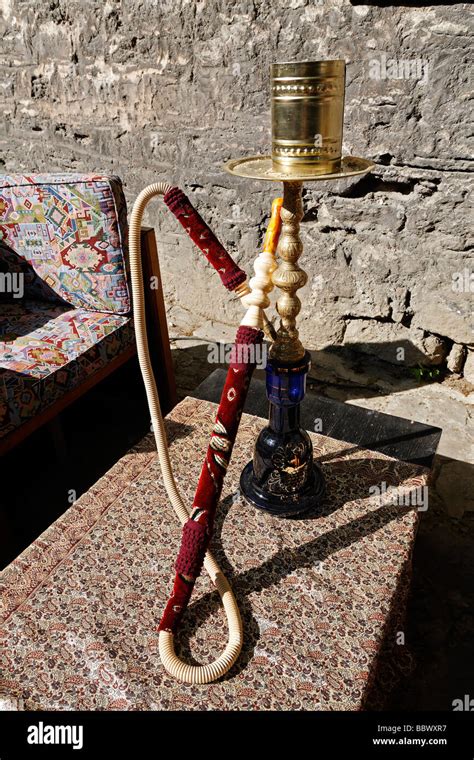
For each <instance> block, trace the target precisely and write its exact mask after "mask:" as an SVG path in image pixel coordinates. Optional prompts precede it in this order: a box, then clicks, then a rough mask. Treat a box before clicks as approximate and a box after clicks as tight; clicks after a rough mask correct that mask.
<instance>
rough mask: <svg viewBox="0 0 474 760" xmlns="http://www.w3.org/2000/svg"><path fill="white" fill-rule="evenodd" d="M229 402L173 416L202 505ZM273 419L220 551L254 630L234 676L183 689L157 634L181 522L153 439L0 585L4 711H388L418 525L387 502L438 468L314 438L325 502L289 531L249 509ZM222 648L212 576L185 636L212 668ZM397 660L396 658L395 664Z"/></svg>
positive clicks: (231, 503)
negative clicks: (388, 493) (383, 488)
mask: <svg viewBox="0 0 474 760" xmlns="http://www.w3.org/2000/svg"><path fill="white" fill-rule="evenodd" d="M216 409H217V407H216V405H215V404H211V403H209V402H205V401H198V400H195V399H190V398H187V399H185V400H184V401H183V402H182V403H181V404H179V405H178V406H177V407H175V409H174V410H173V412H172V413H171V414H170V415H169V417H168V419H167V430H168V436H169V439H170V441H171V457H172V461H173V462H174V466H175V475H176V479H177V482H178V484H179V487H180V489H181V490H182V492H183V495H184V497H185V499H186V500H187V501H188V503H189V504H191V503H192V498H193V493H194V489H195V484H196V483H197V480H198V477H199V472H200V467H201V463H202V459H203V457H204V454H205V452H206V449H207V443H208V437H209V433H210V430H211V429H212V425H213V422H214V419H215V415H216ZM264 424H265V421H264V420H262V419H258V418H255V417H252V416H249V415H245V414H244V415H243V416H242V421H241V424H240V428H239V433H238V436H237V440H236V444H235V448H234V455H233V457H232V461H231V464H230V466H229V470H228V474H227V476H226V479H225V481H224V489H223V493H222V498H221V502H220V504H219V507H218V510H217V516H216V523H215V530H214V537H213V541H212V545H211V549H212V551H213V552H214V553H215V556H216V558H217V560H218V562H219V563H220V564H221V566H222V568H223V569H224V571H225V572H226V574H228V577H229V580H230V582H231V584H232V587H233V589H234V592H235V594H236V596H237V599H238V602H239V605H240V609H241V612H242V616H243V623H244V632H245V640H244V648H243V652H242V654H241V656H240V658H239V660H238V662H237V663H236V665H235V666H234V668H233V670H232V671H231V672H230V673H229V674H228V675H227V676H226V678H225V679H224V680H222V681H220V682H218V683H213V684H209V685H187V684H181V683H179V682H176V681H174V680H173V679H172V678H170V677H169V676H168V675H167V673H166V672H165V671H164V669H163V667H162V665H161V663H160V660H159V655H158V634H157V625H158V622H159V616H160V614H161V611H162V609H163V606H164V604H165V602H166V598H167V594H168V590H169V583H170V580H171V578H172V577H173V565H174V561H175V557H176V551H177V548H178V546H179V540H180V533H181V529H180V525H179V523H178V521H177V519H176V517H175V515H174V513H173V511H172V509H171V507H170V505H169V503H168V499H167V496H166V493H165V491H164V488H163V485H162V480H161V474H160V469H159V464H158V461H157V458H156V454H155V448H154V441H153V439H152V436H151V435H149V436H147V437H146V438H145V439H143V440H142V441H141V442H140V443H139V444H138V445H137V446H136V447H135V448H134V449H132V450H131V451H130V452H129V453H128V454H127V455H126V456H125V457H124V458H123V459H121V460H120V461H119V462H118V463H117V464H116V465H115V466H114V467H113V468H112V469H111V470H110V471H109V472H108V473H107V474H106V475H105V476H104V477H103V478H101V480H99V481H98V482H97V483H96V484H95V485H94V486H93V488H91V489H90V490H89V491H88V493H86V494H84V495H83V496H82V497H81V498H80V499H79V500H78V501H77V502H76V503H75V504H73V505H72V506H71V507H70V509H69V510H68V511H67V512H66V513H65V514H64V515H63V516H62V517H60V518H59V520H58V521H57V522H56V523H54V524H53V525H52V526H51V527H50V528H49V529H48V530H47V531H46V532H45V533H44V534H43V535H41V536H40V537H39V538H38V539H37V540H36V541H35V542H34V543H33V544H32V545H31V546H30V547H29V548H28V549H27V550H26V551H25V552H23V554H21V555H20V556H19V557H18V558H17V559H16V560H15V561H14V562H13V563H12V564H11V565H9V566H8V567H7V568H6V569H5V570H4V571H3V573H2V574H1V575H0V594H1V596H0V599H1V603H2V612H1V616H0V647H1V649H0V704H3V705H5V706H6V708H5V709H30V710H40V709H53V710H71V709H78V710H151V709H154V710H171V709H174V710H216V709H217V710H272V709H273V710H293V709H294V710H360V709H364V708H367V707H369V706H370V707H374V706H380V705H381V702H380V695H383V694H386V693H387V692H388V690H389V688H390V686H391V685H392V684H393V683H394V680H395V679H396V677H397V673H399V672H400V668H406V667H409V664H410V663H409V656H408V653H407V652H406V648H405V647H404V646H397V645H396V632H397V631H399V630H403V629H401V628H400V626H401V625H402V620H403V613H404V604H405V598H406V592H407V589H408V584H409V572H410V565H411V554H412V547H413V541H414V536H415V532H416V526H417V520H418V515H417V512H416V510H415V509H414V508H409V507H401V506H395V505H394V504H393V503H392V500H391V499H387V500H385V499H384V497H382V498H381V499H380V498H379V497H378V496H377V495H376V493H375V492H374V489H373V488H371V487H373V486H380V484H381V483H382V482H385V483H386V484H387V486H388V485H392V486H394V487H397V486H402V487H403V488H404V489H414V488H419V487H420V486H422V485H424V484H425V483H426V477H427V471H426V470H424V469H423V468H420V467H415V466H413V465H410V464H406V463H403V462H399V461H395V460H393V459H390V458H388V457H386V456H384V455H382V454H379V453H377V452H373V451H367V450H362V449H359V448H356V447H354V446H352V445H351V444H347V443H343V442H341V441H336V440H333V439H330V438H326V437H324V436H322V435H318V434H311V438H312V442H313V446H314V452H315V456H316V457H317V458H318V460H319V462H320V464H321V466H322V468H323V470H324V474H325V477H326V482H327V487H328V495H327V499H326V501H325V503H324V505H323V507H322V508H321V509H320V510H319V511H318V512H317V513H315V514H314V515H311V516H309V517H307V518H306V519H292V520H281V519H278V518H276V517H272V516H271V515H268V514H266V513H263V512H259V511H257V510H255V509H254V508H252V507H250V506H249V505H247V504H246V503H244V502H243V500H242V499H241V497H240V496H239V493H238V482H239V476H240V472H241V470H242V468H243V467H244V465H245V464H246V463H247V461H248V460H249V458H250V457H251V456H252V450H253V446H254V443H255V439H256V437H257V435H258V433H259V431H260V430H261V428H262V427H263V425H264ZM225 641H226V628H225V620H224V616H223V613H222V610H221V607H220V605H219V602H218V595H217V593H216V592H214V591H213V589H212V586H211V584H210V582H209V580H208V578H207V576H206V575H205V574H203V575H202V576H201V577H200V578H199V579H198V582H197V584H196V588H195V591H194V595H193V599H192V601H191V604H190V605H189V607H188V609H187V611H186V613H185V615H184V617H183V620H182V624H181V627H180V630H179V633H178V635H177V646H178V649H179V650H180V652H181V654H182V655H183V656H184V657H185V658H187V659H188V661H189V660H190V658H191V657H193V658H195V659H196V660H197V661H201V662H202V661H209V659H210V658H211V657H216V656H217V655H218V654H219V653H220V652H221V650H222V647H223V645H224V643H225ZM389 655H390V656H389Z"/></svg>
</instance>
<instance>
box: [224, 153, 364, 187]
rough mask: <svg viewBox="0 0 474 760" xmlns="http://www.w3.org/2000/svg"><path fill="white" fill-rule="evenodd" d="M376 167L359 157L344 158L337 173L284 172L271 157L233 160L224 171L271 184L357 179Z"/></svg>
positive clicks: (306, 168)
mask: <svg viewBox="0 0 474 760" xmlns="http://www.w3.org/2000/svg"><path fill="white" fill-rule="evenodd" d="M374 166H375V164H374V162H373V161H370V160H369V159H368V158H358V157H357V156H344V157H343V158H342V159H341V162H340V165H339V166H338V168H337V171H334V172H330V173H326V174H316V173H315V171H314V167H312V166H307V167H298V169H296V168H295V169H292V170H291V171H290V170H286V171H285V170H284V169H283V167H282V168H281V169H280V168H276V167H277V165H276V164H274V163H273V161H272V158H271V156H248V157H247V158H233V159H231V160H230V161H228V162H227V163H226V164H224V169H225V170H226V172H229V174H234V175H236V176H237V177H245V178H246V179H263V180H268V181H269V182H308V181H311V182H322V181H324V180H330V179H346V178H348V177H356V176H357V175H358V174H366V173H367V172H369V171H370V170H371V169H373V168H374Z"/></svg>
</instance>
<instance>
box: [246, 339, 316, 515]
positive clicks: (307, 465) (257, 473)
mask: <svg viewBox="0 0 474 760" xmlns="http://www.w3.org/2000/svg"><path fill="white" fill-rule="evenodd" d="M309 367H310V356H309V353H308V352H306V353H305V355H304V357H303V359H302V360H301V361H299V362H291V363H290V362H277V361H275V360H269V362H268V364H267V367H266V375H267V378H266V380H267V396H268V400H269V402H270V419H269V424H268V426H267V427H265V428H264V429H263V430H262V431H261V433H260V435H259V436H258V439H257V442H256V444H255V452H254V457H253V461H252V462H249V463H248V464H247V466H246V467H245V468H244V470H243V472H242V475H241V478H240V487H241V490H242V493H243V495H244V497H245V498H246V500H247V501H249V502H250V503H251V504H253V505H254V506H255V507H258V508H259V509H264V510H266V511H267V512H271V514H274V515H279V516H280V517H289V516H292V515H298V514H303V513H304V512H307V511H309V510H310V509H314V508H316V507H317V505H318V504H319V503H320V502H321V501H322V499H323V497H324V493H325V485H324V477H323V474H322V471H321V469H320V467H319V466H318V465H317V464H316V463H315V462H313V446H312V443H311V439H310V437H309V435H308V433H307V432H306V430H303V429H302V428H301V427H300V403H301V401H302V399H303V398H304V394H305V390H306V375H307V373H308V370H309Z"/></svg>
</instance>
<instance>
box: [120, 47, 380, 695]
mask: <svg viewBox="0 0 474 760" xmlns="http://www.w3.org/2000/svg"><path fill="white" fill-rule="evenodd" d="M271 87H272V155H271V156H251V157H247V158H243V159H234V160H231V161H229V162H228V163H227V164H226V166H225V167H224V168H225V169H226V171H228V172H229V173H231V174H233V175H236V176H239V177H244V178H247V179H252V180H265V181H271V182H283V198H277V199H275V200H274V201H273V204H272V213H271V219H270V223H269V226H268V229H267V233H266V235H265V239H264V244H263V250H262V252H261V253H260V254H259V255H258V256H257V257H256V259H255V261H254V265H253V268H254V273H255V274H254V276H253V277H252V278H251V279H250V281H249V282H248V283H247V276H246V273H245V272H244V271H243V270H242V269H240V267H238V266H237V264H236V263H235V262H234V261H233V260H232V258H231V257H230V255H229V254H228V253H227V251H226V250H225V248H224V247H223V246H222V244H221V243H220V242H219V241H218V239H217V238H216V236H215V235H214V233H213V232H212V231H211V230H210V228H209V227H208V225H207V224H206V222H205V221H204V220H203V219H202V217H201V216H200V215H199V213H198V212H197V211H196V209H195V208H194V207H193V206H192V204H191V202H190V201H189V199H188V198H187V197H186V195H185V194H184V193H183V192H182V191H181V190H180V189H179V188H176V187H173V186H172V185H171V184H169V183H167V182H157V183H154V184H151V185H149V186H148V187H146V188H145V189H144V190H142V192H141V193H140V194H139V196H138V198H137V199H136V201H135V204H134V207H133V210H132V214H131V218H130V227H129V248H130V270H131V280H132V293H133V303H134V324H135V332H136V341H137V349H138V357H139V363H140V369H141V373H142V377H143V382H144V385H145V389H146V395H147V400H148V405H149V409H150V416H151V420H152V424H153V431H154V434H155V440H156V446H157V451H158V458H159V462H160V467H161V472H162V476H163V481H164V485H165V489H166V492H167V495H168V498H169V500H170V502H171V505H172V507H173V509H174V510H175V512H176V515H177V517H178V519H179V521H180V523H181V525H182V526H183V530H182V538H181V546H180V550H179V553H178V558H177V560H176V564H175V578H174V583H173V589H172V592H171V594H170V597H169V599H168V602H167V604H166V608H165V610H164V613H163V615H162V618H161V621H160V624H159V626H158V631H159V653H160V657H161V661H162V663H163V666H164V668H165V669H166V671H167V672H168V673H169V674H170V675H171V676H173V677H174V678H176V679H178V680H180V681H182V682H185V683H194V684H196V683H200V684H204V683H210V682H212V681H215V680H217V679H218V678H220V677H222V676H223V675H224V674H225V673H227V672H228V671H229V670H230V669H231V668H232V666H233V665H234V663H235V662H236V660H237V658H238V656H239V654H240V651H241V649H242V644H243V629H242V621H241V617H240V612H239V608H238V606H237V602H236V600H235V597H234V595H233V593H232V590H231V588H230V585H229V583H228V581H227V579H226V577H225V576H224V574H223V573H222V570H221V569H220V567H219V565H218V564H217V562H216V560H215V559H214V557H213V556H212V554H211V553H210V552H209V550H208V546H209V543H210V540H211V537H212V528H213V523H214V518H215V513H216V509H217V505H218V502H219V498H220V495H221V491H222V486H223V480H224V477H225V473H226V470H227V467H228V465H229V462H230V458H231V455H232V449H233V446H234V442H235V438H236V435H237V431H238V427H239V422H240V418H241V415H242V410H243V407H244V404H245V399H246V396H247V392H248V389H249V385H250V380H251V377H252V373H253V371H254V369H255V364H256V355H257V352H258V350H259V348H261V346H262V341H263V335H264V333H265V336H266V337H267V339H268V340H269V341H270V350H269V357H270V358H269V361H268V362H267V366H266V386H267V396H268V399H269V404H270V415H269V424H268V426H267V427H265V428H264V429H263V430H262V431H261V433H260V435H259V437H258V439H257V442H256V445H255V451H254V457H253V460H252V461H251V462H249V463H248V464H247V465H246V467H245V468H244V470H243V472H242V475H241V480H240V486H241V491H242V493H243V495H244V497H245V499H246V501H247V502H248V503H249V504H250V505H253V506H254V507H257V508H259V509H262V510H264V511H267V512H269V513H271V514H273V515H277V516H280V517H292V516H296V515H302V514H304V513H305V512H308V511H309V510H314V509H316V508H317V506H318V505H319V504H320V503H321V501H322V498H323V497H324V493H325V484H324V478H323V475H322V471H321V469H320V467H319V466H318V465H317V464H316V463H315V462H314V461H313V450H312V444H311V439H310V437H309V435H308V434H307V433H306V431H304V430H302V429H301V427H300V425H299V421H300V404H301V401H302V400H303V398H304V395H305V381H306V375H307V373H308V370H309V368H310V355H309V352H307V351H305V349H304V347H303V345H302V343H301V341H300V340H299V337H298V330H297V328H296V317H297V315H298V313H299V311H300V309H301V302H300V299H299V298H298V296H297V295H296V291H297V290H298V289H299V288H301V287H303V286H304V285H305V283H306V281H307V275H306V273H305V272H304V271H303V270H302V269H301V268H300V267H299V266H298V259H299V257H300V255H301V253H302V250H303V244H302V241H301V238H300V235H299V227H300V222H301V219H302V217H303V206H302V188H303V182H304V181H318V180H319V181H321V180H329V179H331V180H333V179H344V178H347V177H353V176H357V175H362V174H365V173H366V172H368V171H370V169H371V168H372V167H373V163H372V162H371V161H369V160H367V159H362V158H357V157H354V156H346V157H342V126H343V117H344V87H345V62H344V61H341V60H334V61H303V62H288V63H275V64H272V67H271ZM155 196H162V197H163V200H164V203H165V205H166V206H168V208H169V209H170V211H171V212H172V213H173V214H174V215H175V216H176V218H177V219H178V221H179V222H180V224H181V225H182V226H183V227H184V229H185V231H186V232H187V234H188V235H189V236H190V238H191V239H192V240H193V242H194V243H195V244H196V245H197V246H198V247H199V248H200V250H201V251H202V253H203V254H204V256H205V257H206V259H207V260H208V261H209V263H210V264H211V265H212V266H213V267H214V268H215V269H216V271H217V272H218V274H219V276H220V278H221V281H222V283H223V285H224V286H225V287H226V288H227V289H228V290H229V291H230V292H231V293H233V294H234V295H236V296H237V297H239V298H240V299H241V301H242V304H243V306H244V307H245V314H244V317H243V319H242V321H241V323H240V326H239V327H238V329H237V333H236V339H235V343H234V346H233V348H232V353H231V359H230V364H229V369H228V373H227V378H226V381H225V383H224V387H223V390H222V395H221V399H220V403H219V406H218V410H217V414H216V417H215V422H214V426H213V428H212V432H211V436H210V440H209V445H208V449H207V452H206V455H205V459H204V462H203V465H202V469H201V473H200V477H199V481H198V484H197V488H196V492H195V496H194V500H193V504H192V507H191V508H190V507H189V506H188V505H187V504H185V502H184V500H183V498H182V496H181V494H180V492H179V489H178V486H177V484H176V481H175V478H174V475H173V470H172V466H171V462H170V457H169V452H168V445H167V440H166V432H165V427H164V422H163V417H162V413H161V408H160V402H159V397H158V392H157V387H156V382H155V378H154V376H153V371H152V368H151V361H150V354H149V349H148V338H147V331H146V322H145V304H144V296H143V273H142V266H141V254H140V229H141V221H142V217H143V214H144V211H145V208H146V206H147V204H148V202H149V201H150V200H151V199H152V198H154V197H155ZM277 256H278V257H279V259H280V262H278V260H277ZM273 287H277V288H278V289H279V290H280V291H281V295H280V297H279V298H278V301H277V312H278V315H279V317H280V325H279V327H278V330H277V331H275V329H274V327H273V324H272V323H271V321H270V320H269V319H268V317H267V315H266V313H265V309H267V308H268V307H269V305H270V299H269V297H268V293H269V292H270V291H271V290H272V289H273ZM203 566H204V568H205V569H206V571H207V573H208V574H209V576H210V578H211V581H212V583H213V584H214V586H215V588H216V589H217V591H218V593H219V595H220V598H221V602H222V605H223V608H224V611H225V614H226V617H227V624H228V641H227V644H226V646H225V648H224V651H223V652H222V654H221V655H220V656H219V657H218V658H217V659H216V660H215V661H214V662H211V663H209V664H206V665H189V664H187V663H185V662H184V661H183V660H181V659H180V658H179V657H178V656H177V654H176V652H175V648H174V637H175V634H176V632H177V629H178V626H179V622H180V620H181V618H182V615H183V614H184V611H185V609H186V607H187V605H188V602H189V599H190V597H191V594H192V591H193V588H194V585H195V582H196V579H197V578H198V576H199V574H200V572H201V570H202V567H203Z"/></svg>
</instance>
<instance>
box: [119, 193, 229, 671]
mask: <svg viewBox="0 0 474 760" xmlns="http://www.w3.org/2000/svg"><path fill="white" fill-rule="evenodd" d="M171 187H172V186H171V185H170V184H168V183H167V182H156V183H153V184H151V185H149V186H148V187H146V188H145V189H144V190H142V192H141V193H140V195H139V196H138V198H137V199H136V201H135V204H134V206H133V210H132V214H131V217H130V226H129V249H130V273H131V280H132V294H133V319H134V325H135V335H136V342H137V351H138V359H139V363H140V370H141V373H142V377H143V382H144V385H145V390H146V396H147V400H148V406H149V409H150V416H151V421H152V425H153V431H154V434H155V441H156V448H157V451H158V458H159V462H160V467H161V473H162V476H163V482H164V484H165V489H166V493H167V494H168V498H169V500H170V502H171V504H172V506H173V509H174V511H175V512H176V515H177V516H178V519H179V521H180V523H181V525H183V524H184V523H185V522H186V520H187V519H188V517H189V515H190V510H189V509H188V507H187V506H186V505H185V503H184V501H183V499H182V497H181V494H180V492H179V490H178V487H177V485H176V481H175V479H174V475H173V470H172V467H171V462H170V457H169V451H168V443H167V439H166V431H165V426H164V422H163V415H162V413H161V407H160V400H159V396H158V390H157V387H156V382H155V378H154V375H153V370H152V366H151V360H150V352H149V348H148V337H147V330H146V320H145V297H144V290H143V271H142V263H141V251H140V231H141V222H142V218H143V214H144V211H145V208H146V206H147V204H148V202H149V201H150V200H151V198H153V197H155V196H156V195H165V193H167V192H168V191H169V190H171ZM204 567H205V568H206V571H207V573H208V575H209V577H210V578H211V581H212V583H213V584H214V586H215V587H216V589H217V591H218V592H219V595H220V598H221V602H222V606H223V608H224V612H225V615H226V618H227V626H228V632H229V633H228V641H227V645H226V647H225V649H224V651H223V652H222V654H221V655H220V656H219V657H218V658H217V659H216V660H214V662H211V663H209V664H208V665H188V664H187V663H185V662H183V660H181V659H180V658H179V657H178V656H177V655H176V653H175V651H174V638H173V634H172V633H169V632H168V631H160V633H159V652H160V657H161V661H162V663H163V666H164V668H165V669H166V671H167V672H168V673H169V674H170V675H171V676H173V677H174V678H176V679H178V680H179V681H183V682H185V683H192V684H197V683H202V684H204V683H210V682H211V681H216V680H217V679H218V678H220V677H221V676H223V675H224V674H225V673H227V671H228V670H230V668H231V667H232V666H233V664H234V663H235V661H236V660H237V658H238V656H239V654H240V651H241V649H242V642H243V631H242V620H241V617H240V612H239V608H238V606H237V602H236V600H235V597H234V595H233V593H232V589H231V588H230V585H229V583H228V581H227V579H226V577H225V575H224V574H223V572H222V570H221V569H220V567H219V565H218V564H217V562H216V560H215V559H214V557H213V556H212V554H211V553H210V552H209V551H208V552H206V556H205V560H204Z"/></svg>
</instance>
